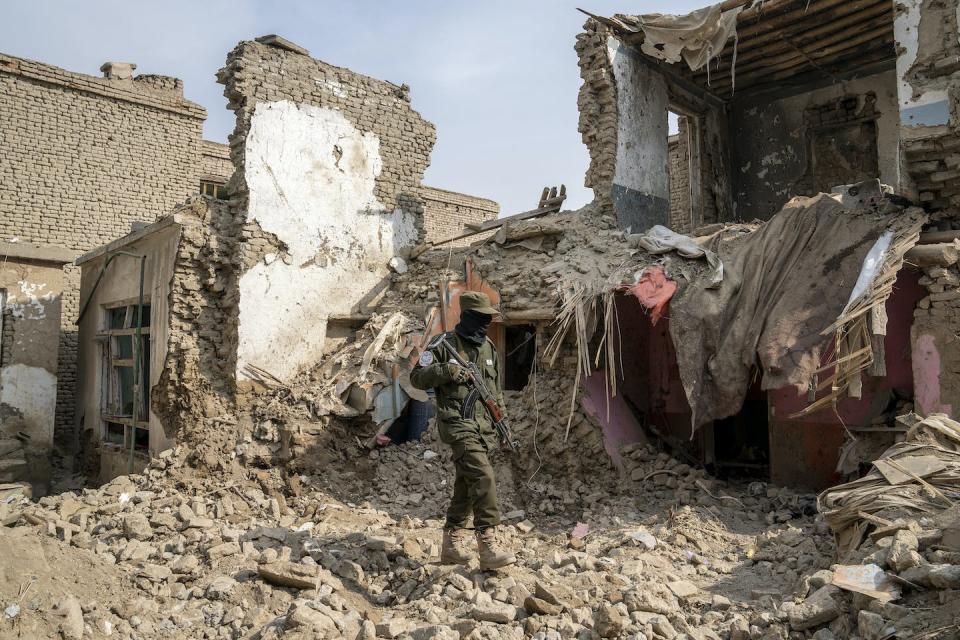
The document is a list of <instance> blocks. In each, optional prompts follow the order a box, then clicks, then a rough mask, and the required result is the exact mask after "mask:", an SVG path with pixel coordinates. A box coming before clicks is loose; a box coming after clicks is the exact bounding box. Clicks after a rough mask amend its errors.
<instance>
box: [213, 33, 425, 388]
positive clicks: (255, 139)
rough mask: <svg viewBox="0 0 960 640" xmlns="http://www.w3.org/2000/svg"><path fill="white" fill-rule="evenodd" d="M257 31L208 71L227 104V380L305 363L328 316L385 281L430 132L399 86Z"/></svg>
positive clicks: (419, 230)
mask: <svg viewBox="0 0 960 640" xmlns="http://www.w3.org/2000/svg"><path fill="white" fill-rule="evenodd" d="M267 42H272V44H265V43H261V42H241V43H240V44H239V45H238V46H237V47H236V48H235V49H234V50H233V51H232V52H231V53H230V54H229V55H228V58H227V64H226V66H225V67H224V68H223V69H222V70H221V71H220V73H219V75H218V79H219V81H220V82H221V83H223V84H224V85H225V86H226V89H225V95H226V96H227V98H228V99H229V101H230V104H229V107H230V108H231V109H233V110H234V111H235V112H236V115H237V125H236V129H235V132H234V135H233V137H232V139H231V145H232V147H231V156H232V159H233V162H234V166H235V167H236V171H235V173H234V175H233V178H232V179H231V182H230V185H229V189H230V192H231V194H232V200H231V206H232V207H233V211H234V215H235V216H236V219H237V222H238V223H241V224H242V225H243V231H242V238H241V241H240V254H239V255H240V261H241V265H240V275H239V284H238V287H239V318H238V326H237V343H238V346H237V379H238V383H239V384H242V383H243V382H244V381H245V380H248V379H249V378H250V376H249V375H248V371H247V369H248V366H249V365H252V366H253V367H259V368H263V369H266V370H267V371H269V372H270V373H271V374H273V375H275V376H278V377H280V378H281V379H284V378H289V377H290V376H293V375H295V374H296V373H298V372H299V371H301V370H302V369H303V368H305V367H307V366H310V365H312V364H314V363H316V362H317V361H318V360H319V359H320V356H321V355H322V353H323V347H324V342H325V338H326V329H327V327H326V325H327V319H328V318H329V317H330V316H331V315H334V314H338V313H350V312H351V311H354V310H356V309H357V308H358V306H359V305H360V304H361V303H363V302H364V301H366V300H369V299H370V298H371V297H373V296H375V295H376V293H377V291H378V290H379V289H381V288H383V287H385V286H386V285H387V284H388V283H389V277H390V267H389V263H390V261H391V259H394V258H397V257H403V256H404V255H406V254H407V253H408V252H409V250H410V249H412V248H413V247H414V246H415V245H416V244H417V243H418V242H419V241H420V240H421V239H422V237H423V234H424V229H423V219H422V216H423V203H422V200H421V197H420V195H419V193H420V191H419V188H420V183H421V180H422V178H423V173H424V171H425V170H426V168H427V165H428V163H429V158H430V151H431V149H432V148H433V144H434V141H435V139H436V133H435V129H434V127H433V125H432V124H430V123H429V122H427V121H426V120H424V119H423V118H422V117H421V116H420V114H418V113H417V112H416V111H414V109H413V108H412V107H411V105H410V96H409V90H408V88H407V87H406V86H399V85H396V84H393V83H390V82H385V81H382V80H375V79H373V78H369V77H367V76H363V75H360V74H357V73H354V72H352V71H350V70H348V69H343V68H340V67H334V66H332V65H329V64H327V63H324V62H321V61H319V60H315V59H313V58H311V57H310V56H309V55H307V53H306V52H305V51H304V50H302V49H301V48H299V47H297V46H296V45H292V44H291V43H288V42H286V41H282V39H280V41H279V42H278V40H277V39H268V40H267ZM266 310H269V312H268V313H267V312H265V311H266Z"/></svg>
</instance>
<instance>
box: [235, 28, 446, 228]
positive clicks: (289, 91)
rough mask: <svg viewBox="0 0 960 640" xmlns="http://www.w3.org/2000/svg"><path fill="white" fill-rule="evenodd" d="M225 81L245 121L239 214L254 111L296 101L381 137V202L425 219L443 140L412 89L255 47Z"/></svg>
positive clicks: (239, 55) (238, 160)
mask: <svg viewBox="0 0 960 640" xmlns="http://www.w3.org/2000/svg"><path fill="white" fill-rule="evenodd" d="M217 80H218V82H220V83H221V84H223V85H225V87H226V89H225V90H224V95H226V97H227V99H228V100H229V104H228V105H227V107H228V108H229V109H232V110H233V111H234V112H235V113H236V115H237V124H236V128H235V130H234V135H233V136H232V137H231V143H230V148H231V158H232V160H233V164H234V166H235V167H237V168H238V169H240V170H239V171H236V172H235V173H234V175H233V178H232V181H231V184H230V192H231V202H233V204H234V207H235V209H236V210H237V211H238V212H241V213H243V212H245V210H246V199H247V197H248V194H247V187H246V183H245V179H244V174H243V170H242V168H243V167H244V145H245V143H246V135H247V133H248V132H249V130H250V119H251V118H252V116H253V113H254V110H255V109H256V106H257V104H258V103H260V102H276V101H280V100H289V101H291V102H294V103H296V104H307V105H314V106H318V107H330V108H333V109H336V110H337V111H339V112H341V113H342V114H343V115H344V116H345V117H346V118H347V120H348V121H350V122H351V123H352V124H353V125H354V126H355V127H356V128H357V129H359V130H361V131H371V132H373V133H375V134H376V135H377V136H378V138H379V139H380V154H381V157H382V161H383V168H382V170H381V172H380V175H379V176H378V177H377V180H376V190H375V195H376V197H377V200H378V201H379V202H382V203H383V204H384V205H385V206H386V207H387V208H394V207H400V208H401V209H404V210H409V211H411V212H414V213H417V214H422V213H423V203H422V200H421V198H420V197H418V194H417V191H418V189H419V186H420V180H421V179H422V177H423V173H424V171H426V168H427V165H428V164H429V163H430V151H431V149H432V148H433V145H434V143H435V142H436V137H437V134H436V128H435V127H434V126H433V124H431V123H429V122H427V121H426V120H424V119H423V118H421V117H420V114H418V113H417V112H416V111H414V110H413V108H412V107H411V106H410V94H409V88H408V87H407V86H406V85H402V86H401V85H396V84H393V83H391V82H386V81H384V80H377V79H375V78H370V77H367V76H363V75H360V74H357V73H354V72H353V71H351V70H349V69H344V68H342V67H335V66H333V65H331V64H327V63H325V62H322V61H320V60H316V59H314V58H311V57H309V56H306V55H302V54H300V53H295V52H293V51H288V50H286V49H282V48H280V47H277V46H271V45H266V44H261V43H259V42H252V41H245V42H241V43H240V44H238V45H237V46H236V48H234V50H233V51H231V52H230V54H229V55H228V56H227V64H226V66H225V67H224V68H223V69H221V70H220V71H219V72H218V73H217Z"/></svg>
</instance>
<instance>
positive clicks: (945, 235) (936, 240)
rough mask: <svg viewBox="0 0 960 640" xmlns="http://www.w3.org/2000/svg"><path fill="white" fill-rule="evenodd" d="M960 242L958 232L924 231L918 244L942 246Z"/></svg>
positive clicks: (959, 233) (959, 232)
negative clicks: (945, 243)
mask: <svg viewBox="0 0 960 640" xmlns="http://www.w3.org/2000/svg"><path fill="white" fill-rule="evenodd" d="M954 240H960V231H957V230H953V231H925V232H924V233H921V234H920V240H919V241H918V244H942V243H944V242H947V243H950V242H953V241H954Z"/></svg>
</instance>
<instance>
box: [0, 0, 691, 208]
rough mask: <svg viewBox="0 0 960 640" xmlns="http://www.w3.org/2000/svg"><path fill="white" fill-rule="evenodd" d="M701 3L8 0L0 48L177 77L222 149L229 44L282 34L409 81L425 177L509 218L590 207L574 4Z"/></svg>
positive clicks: (607, 9)
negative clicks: (221, 75) (423, 138)
mask: <svg viewBox="0 0 960 640" xmlns="http://www.w3.org/2000/svg"><path fill="white" fill-rule="evenodd" d="M705 4H709V2H703V1H699V0H694V1H690V0H682V1H675V0H674V1H670V2H666V1H659V2H658V1H649V0H644V1H634V2H624V1H620V2H616V1H611V0H529V1H527V0H515V1H513V2H508V1H506V0H486V1H484V2H452V1H446V2H444V1H441V0H435V1H427V0H406V1H403V2H400V1H394V2H388V1H386V0H383V1H376V2H375V1H368V2H360V1H358V2H345V1H318V2H308V1H306V0H298V1H290V2H280V1H269V0H260V1H255V0H229V1H228V0H212V1H204V0H193V1H187V0H164V1H161V2H157V1H154V2H135V1H131V0H124V1H121V0H86V1H83V2H81V1H72V2H67V1H60V2H52V1H49V0H31V2H22V1H16V0H6V1H5V2H3V3H0V12H2V15H3V19H2V20H0V51H3V52H4V53H9V54H12V55H16V56H22V57H26V58H32V59H35V60H41V61H43V62H49V63H51V64H55V65H58V66H61V67H65V68H67V69H70V70H71V71H80V72H84V73H90V74H95V75H98V74H99V67H100V64H101V63H103V62H104V61H106V60H121V61H125V62H135V63H137V72H138V73H157V74H163V75H172V76H176V77H179V78H182V79H183V81H184V85H185V93H186V96H187V97H188V98H190V99H191V100H194V101H196V102H198V103H200V104H202V105H203V106H204V107H206V109H207V111H208V113H209V115H208V118H207V123H206V128H205V137H207V138H209V139H211V140H216V141H219V142H226V138H227V134H228V133H229V132H230V131H231V130H232V129H233V114H232V112H229V111H227V110H226V100H225V99H224V97H223V87H222V86H221V85H219V84H217V83H216V80H215V78H214V74H215V73H216V71H217V69H219V68H220V67H221V66H222V65H223V63H224V60H225V59H226V54H227V52H228V51H229V50H230V49H232V48H233V47H234V45H235V44H236V43H237V42H238V41H240V40H249V39H252V38H254V37H256V36H259V35H263V34H267V33H278V34H280V35H283V36H285V37H286V38H288V39H290V40H292V41H294V42H296V43H297V44H299V45H301V46H304V47H306V48H307V49H309V50H310V53H311V55H312V56H314V57H316V58H320V59H322V60H325V61H327V62H330V63H332V64H335V65H339V66H344V67H349V68H351V69H353V70H355V71H358V72H361V73H365V74H368V75H371V76H374V77H376V78H383V79H385V80H390V81H392V82H396V83H397V84H400V83H404V82H405V83H407V84H409V85H410V87H411V92H410V93H411V96H412V100H413V106H414V108H416V109H417V110H418V111H419V112H420V113H422V114H423V115H424V117H426V118H427V119H428V120H430V121H431V122H433V123H434V124H435V125H436V126H437V145H436V146H435V147H434V150H433V155H432V158H431V163H430V168H429V169H428V170H427V174H426V179H425V181H426V182H427V183H428V184H431V185H433V186H437V187H443V188H446V189H453V190H456V191H464V192H467V193H471V194H474V195H478V196H484V197H488V198H493V199H494V200H497V201H498V202H500V203H501V207H502V214H503V215H507V214H510V213H516V212H519V211H522V210H525V209H530V208H533V207H534V206H536V203H537V199H538V198H539V196H540V190H541V188H542V187H543V186H545V185H553V184H559V183H561V182H563V183H566V185H567V190H568V193H569V199H568V201H567V204H568V205H569V206H570V207H576V206H580V205H582V204H584V203H586V202H588V201H589V200H590V199H591V198H592V194H591V193H590V191H589V190H587V189H586V188H584V186H583V175H584V171H585V170H586V167H587V162H588V156H587V151H586V148H585V147H584V146H583V143H582V142H581V140H580V134H579V133H578V132H577V115H578V114H577V90H578V89H579V87H580V76H579V69H578V67H577V57H576V53H575V52H574V50H573V44H574V38H575V37H576V34H577V33H579V32H580V30H581V27H582V25H583V22H584V20H585V18H586V17H585V16H584V15H583V14H581V13H579V12H578V11H576V7H577V6H582V7H583V8H584V9H586V10H588V11H591V12H593V13H598V14H601V15H610V14H613V13H650V12H661V13H686V12H687V11H690V10H692V9H695V8H697V7H700V6H704V5H705Z"/></svg>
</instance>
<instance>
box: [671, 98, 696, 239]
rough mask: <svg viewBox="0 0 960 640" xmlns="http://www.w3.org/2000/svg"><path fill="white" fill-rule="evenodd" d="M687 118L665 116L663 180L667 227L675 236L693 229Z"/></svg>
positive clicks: (677, 115) (688, 121) (674, 115)
mask: <svg viewBox="0 0 960 640" xmlns="http://www.w3.org/2000/svg"><path fill="white" fill-rule="evenodd" d="M690 120H691V119H690V118H688V117H687V116H684V115H681V114H679V113H676V112H674V111H669V112H668V113H667V123H668V126H667V181H668V184H669V185H670V186H669V192H670V228H671V229H673V230H674V231H676V232H677V233H689V232H690V231H692V230H693V199H692V197H691V194H692V191H691V184H692V183H691V180H690V177H691V176H690V171H691V168H690V138H689V133H688V131H689V127H690Z"/></svg>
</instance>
